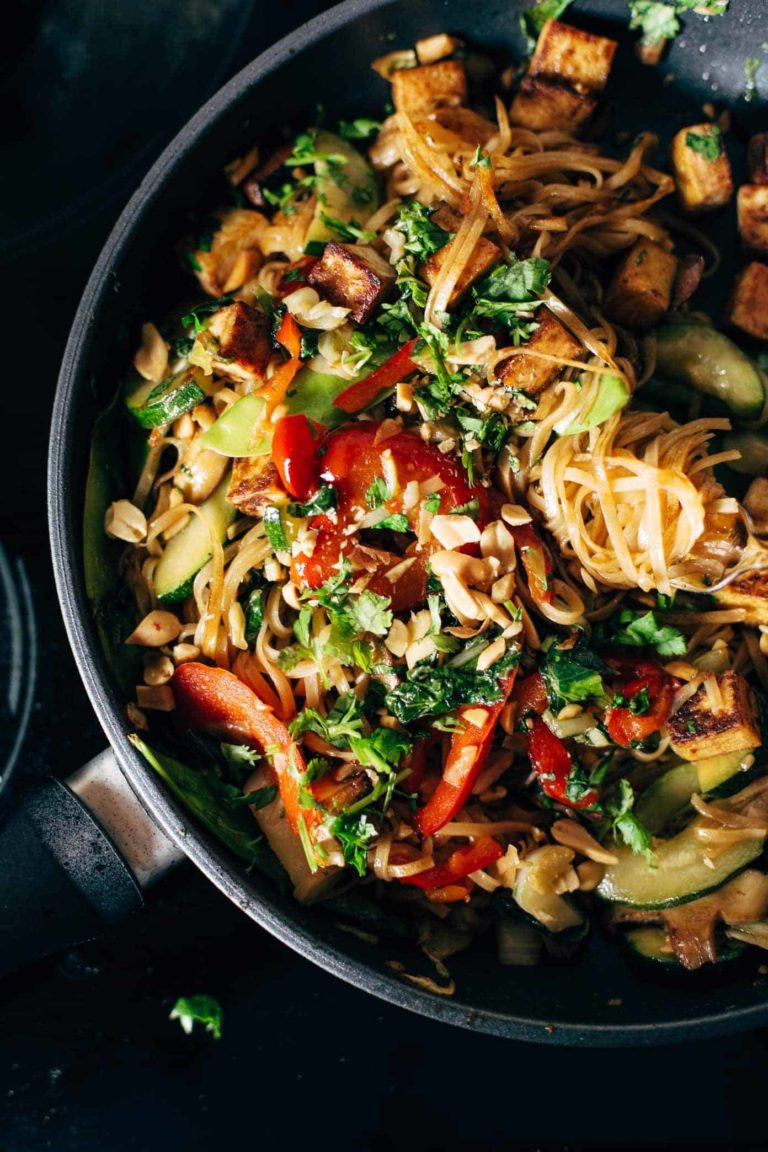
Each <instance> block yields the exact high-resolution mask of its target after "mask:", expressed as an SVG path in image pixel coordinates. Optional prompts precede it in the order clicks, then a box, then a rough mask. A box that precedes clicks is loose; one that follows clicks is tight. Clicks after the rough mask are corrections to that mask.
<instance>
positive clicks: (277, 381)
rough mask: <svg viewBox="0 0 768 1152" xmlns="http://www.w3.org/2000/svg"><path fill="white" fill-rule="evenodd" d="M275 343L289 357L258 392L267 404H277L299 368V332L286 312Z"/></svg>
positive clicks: (294, 322) (291, 317)
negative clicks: (283, 349) (280, 346)
mask: <svg viewBox="0 0 768 1152" xmlns="http://www.w3.org/2000/svg"><path fill="white" fill-rule="evenodd" d="M277 341H278V343H279V344H282V346H283V347H284V348H285V350H286V352H287V353H288V355H289V356H290V360H286V361H285V363H284V364H281V365H280V367H279V368H277V369H276V370H275V371H274V372H273V373H272V375H271V376H270V378H269V380H267V383H266V384H265V386H264V388H263V389H262V390H261V391H260V393H259V395H260V396H263V397H264V399H265V400H266V401H267V403H268V404H271V405H275V404H279V403H280V402H281V400H282V399H283V397H284V396H285V394H286V392H287V391H288V389H289V388H290V386H291V383H292V381H293V378H294V376H295V375H296V373H297V372H298V370H299V368H301V359H300V353H301V331H300V330H299V326H298V324H297V323H296V321H295V320H294V318H293V316H291V314H290V312H286V313H285V315H284V316H283V318H282V320H281V321H280V327H279V328H278V330H277Z"/></svg>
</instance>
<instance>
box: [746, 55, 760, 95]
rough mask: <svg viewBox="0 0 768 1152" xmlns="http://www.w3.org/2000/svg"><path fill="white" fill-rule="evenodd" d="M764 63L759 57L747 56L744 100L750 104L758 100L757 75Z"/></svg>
mask: <svg viewBox="0 0 768 1152" xmlns="http://www.w3.org/2000/svg"><path fill="white" fill-rule="evenodd" d="M762 63H763V62H762V60H761V59H760V58H759V57H758V56H747V57H746V58H745V60H744V99H745V100H746V102H747V103H748V104H751V103H752V101H753V100H756V99H757V74H758V72H759V71H760V68H761V66H762Z"/></svg>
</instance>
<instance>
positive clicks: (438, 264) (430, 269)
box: [421, 236, 501, 308]
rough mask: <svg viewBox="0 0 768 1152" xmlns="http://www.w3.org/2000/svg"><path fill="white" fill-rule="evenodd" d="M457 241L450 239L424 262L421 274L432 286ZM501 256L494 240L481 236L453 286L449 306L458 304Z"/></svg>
mask: <svg viewBox="0 0 768 1152" xmlns="http://www.w3.org/2000/svg"><path fill="white" fill-rule="evenodd" d="M455 243H456V241H455V240H449V241H448V243H447V244H445V245H444V246H443V247H442V248H438V250H437V252H433V253H432V255H431V256H430V257H429V259H428V260H427V261H425V263H424V264H422V266H421V275H422V277H423V278H424V279H425V280H426V282H427V284H429V285H430V287H431V286H432V285H433V284H434V282H435V280H436V279H437V274H438V272H439V271H440V269H441V268H442V266H443V264H444V263H445V261H446V260H448V259H449V258H450V256H451V252H452V251H453V245H454V244H455ZM500 256H501V250H500V248H499V247H498V246H497V245H496V244H494V243H493V241H492V240H488V239H487V237H485V236H481V237H480V239H479V240H478V242H477V244H475V247H474V248H473V250H472V255H471V256H470V258H469V260H468V261H467V263H466V265H465V267H464V270H463V272H462V273H461V275H460V276H459V278H458V280H457V281H456V283H455V284H454V286H453V291H452V292H451V294H450V296H449V297H448V307H449V308H453V307H454V306H455V305H456V304H458V302H459V301H460V300H461V298H462V296H463V295H464V293H465V292H466V291H467V289H468V288H470V287H471V286H472V285H473V284H474V283H475V281H476V280H479V279H480V277H481V276H484V275H485V274H486V272H488V271H489V269H491V268H492V267H493V265H494V264H495V263H496V262H497V261H498V259H499V257H500Z"/></svg>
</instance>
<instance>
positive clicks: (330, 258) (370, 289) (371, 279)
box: [307, 240, 395, 324]
mask: <svg viewBox="0 0 768 1152" xmlns="http://www.w3.org/2000/svg"><path fill="white" fill-rule="evenodd" d="M394 275H395V274H394V270H393V269H392V266H391V264H388V263H387V261H386V260H385V259H384V258H383V257H382V256H380V255H379V253H378V252H377V251H376V250H375V249H374V248H368V247H364V246H362V245H354V244H339V243H337V242H336V241H335V240H331V241H329V242H328V244H326V246H325V251H324V252H323V255H322V256H321V257H320V259H319V260H318V262H317V264H315V266H314V267H313V269H312V271H311V272H310V274H309V276H308V277H307V280H308V282H309V283H310V284H311V285H312V287H313V288H316V289H317V290H318V292H320V293H321V294H322V295H323V296H324V297H325V298H326V300H330V302H331V304H335V305H336V306H337V307H339V308H349V310H350V315H351V317H352V319H353V320H356V321H357V323H358V324H365V322H366V321H367V320H368V319H369V318H370V316H371V315H372V313H373V310H374V309H375V308H376V307H377V306H378V305H379V303H380V302H381V300H382V298H383V296H384V295H385V294H386V292H387V289H388V288H390V287H391V285H392V284H393V283H394Z"/></svg>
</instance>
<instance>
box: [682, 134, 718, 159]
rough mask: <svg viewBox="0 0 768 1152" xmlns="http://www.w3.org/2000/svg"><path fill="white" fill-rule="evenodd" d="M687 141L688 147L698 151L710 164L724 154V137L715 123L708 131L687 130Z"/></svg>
mask: <svg viewBox="0 0 768 1152" xmlns="http://www.w3.org/2000/svg"><path fill="white" fill-rule="evenodd" d="M685 143H686V145H687V147H688V148H690V149H692V151H694V152H698V153H699V154H700V155H701V156H703V157H704V159H705V160H708V161H709V162H710V164H712V163H714V161H715V160H718V159H719V158H720V157H721V156H722V154H723V138H722V136H721V135H720V129H719V128H718V127H717V126H716V125H714V124H713V125H712V128H711V129H710V131H709V132H708V133H704V132H686V134H685Z"/></svg>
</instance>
